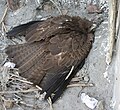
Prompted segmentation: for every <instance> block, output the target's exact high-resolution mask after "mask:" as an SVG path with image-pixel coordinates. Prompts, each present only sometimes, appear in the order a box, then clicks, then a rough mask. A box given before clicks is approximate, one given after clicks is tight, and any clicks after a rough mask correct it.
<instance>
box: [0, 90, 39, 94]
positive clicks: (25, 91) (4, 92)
mask: <svg viewBox="0 0 120 110" xmlns="http://www.w3.org/2000/svg"><path fill="white" fill-rule="evenodd" d="M38 90H39V89H28V90H20V91H19V90H18V91H0V94H13V93H19V92H21V93H28V92H33V91H38Z"/></svg>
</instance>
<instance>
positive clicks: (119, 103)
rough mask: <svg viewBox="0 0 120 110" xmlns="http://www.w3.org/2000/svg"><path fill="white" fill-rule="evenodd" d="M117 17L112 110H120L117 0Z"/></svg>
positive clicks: (119, 52)
mask: <svg viewBox="0 0 120 110" xmlns="http://www.w3.org/2000/svg"><path fill="white" fill-rule="evenodd" d="M117 5H118V9H117V11H118V16H117V22H116V36H117V42H116V51H115V53H116V58H115V83H114V93H113V105H114V110H120V0H118V4H117Z"/></svg>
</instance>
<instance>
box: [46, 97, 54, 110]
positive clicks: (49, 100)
mask: <svg viewBox="0 0 120 110" xmlns="http://www.w3.org/2000/svg"><path fill="white" fill-rule="evenodd" d="M47 101H48V103H49V105H50V110H53V105H52V100H51V98H50V97H48V99H47Z"/></svg>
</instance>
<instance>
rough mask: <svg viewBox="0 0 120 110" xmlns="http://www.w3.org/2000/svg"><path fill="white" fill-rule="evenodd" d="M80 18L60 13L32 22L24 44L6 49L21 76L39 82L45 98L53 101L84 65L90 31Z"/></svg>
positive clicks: (90, 42)
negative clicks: (53, 16) (44, 19)
mask: <svg viewBox="0 0 120 110" xmlns="http://www.w3.org/2000/svg"><path fill="white" fill-rule="evenodd" d="M51 19H52V20H51ZM79 20H81V19H80V18H75V19H72V21H71V17H68V16H63V17H61V16H60V17H55V18H50V19H48V20H46V21H44V22H42V23H43V24H42V23H41V24H40V25H39V22H38V23H34V24H32V25H30V26H29V27H28V28H27V30H26V35H25V37H26V40H27V43H26V44H19V45H16V46H9V47H7V48H6V53H7V54H8V57H9V58H10V59H12V60H13V62H14V63H16V66H17V67H18V68H19V73H20V75H21V76H23V77H25V78H27V79H28V80H30V81H32V82H33V83H34V84H38V85H40V86H41V87H42V88H43V91H42V92H46V93H47V94H46V96H45V99H46V98H48V97H51V98H52V101H53V102H54V101H55V100H56V99H57V98H59V96H60V95H61V94H62V92H63V90H64V89H65V88H66V87H67V84H68V83H69V82H70V80H71V78H72V77H73V76H74V75H75V74H76V72H77V71H78V68H79V67H80V68H81V67H82V66H83V64H84V60H85V58H86V57H87V55H88V53H89V51H90V49H91V46H92V41H93V34H92V33H90V34H88V33H87V31H88V27H87V26H86V25H85V26H86V27H85V26H84V25H83V24H84V22H82V21H81V22H82V24H79V23H80V21H79ZM73 21H74V22H73ZM76 22H77V23H76ZM86 22H87V21H86ZM49 23H50V24H49ZM49 26H50V27H49ZM61 26H62V27H61ZM88 26H89V25H88ZM72 68H73V71H72V72H71V69H72ZM69 73H70V74H69ZM52 93H53V94H54V95H53V96H51V94H52Z"/></svg>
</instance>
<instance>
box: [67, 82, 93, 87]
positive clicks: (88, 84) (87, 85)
mask: <svg viewBox="0 0 120 110" xmlns="http://www.w3.org/2000/svg"><path fill="white" fill-rule="evenodd" d="M93 86H94V84H93V83H87V84H85V83H83V84H80V83H78V84H70V85H68V86H67V87H93Z"/></svg>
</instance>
